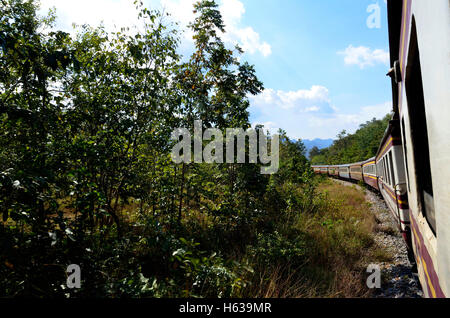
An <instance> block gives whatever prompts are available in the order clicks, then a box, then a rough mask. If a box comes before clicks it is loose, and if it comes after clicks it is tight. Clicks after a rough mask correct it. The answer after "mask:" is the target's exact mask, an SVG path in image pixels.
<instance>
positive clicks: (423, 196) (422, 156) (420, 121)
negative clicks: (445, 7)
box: [405, 16, 436, 234]
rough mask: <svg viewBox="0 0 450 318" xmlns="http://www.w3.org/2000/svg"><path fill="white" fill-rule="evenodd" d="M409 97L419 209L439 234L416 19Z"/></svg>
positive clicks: (407, 82) (407, 73)
mask: <svg viewBox="0 0 450 318" xmlns="http://www.w3.org/2000/svg"><path fill="white" fill-rule="evenodd" d="M405 85H406V98H407V101H408V114H409V121H410V127H411V141H412V152H413V157H414V168H415V169H414V170H415V174H416V179H417V180H416V181H417V182H416V185H417V192H418V198H419V208H420V210H421V211H422V214H423V215H424V216H425V218H426V219H427V221H428V224H429V225H430V227H431V228H432V229H433V231H434V233H435V234H436V219H435V213H434V200H433V180H432V176H431V166H430V149H429V141H428V128H427V116H426V111H425V98H424V94H423V83H422V70H421V64H420V53H419V45H418V41H417V30H416V21H415V18H414V16H413V19H412V26H411V40H410V46H409V55H408V64H407V67H406V84H405Z"/></svg>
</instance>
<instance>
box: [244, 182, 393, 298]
mask: <svg viewBox="0 0 450 318" xmlns="http://www.w3.org/2000/svg"><path fill="white" fill-rule="evenodd" d="M314 206H315V209H314V212H312V213H311V212H306V213H305V212H304V211H303V213H302V212H299V213H297V214H296V216H295V220H294V221H292V222H291V224H282V225H281V226H280V228H282V232H277V235H278V237H277V238H276V239H274V238H273V237H270V236H266V237H265V238H263V239H261V240H258V242H257V243H256V245H257V246H258V245H260V246H259V247H260V248H259V250H258V248H256V249H255V247H251V248H250V250H251V251H252V253H249V254H248V255H247V257H250V258H251V257H253V265H254V266H255V273H254V275H253V276H252V277H251V281H252V284H250V285H249V287H248V289H247V290H246V294H245V296H249V297H290V298H292V297H368V296H370V294H371V291H370V290H369V289H368V288H367V287H366V284H365V281H366V272H365V270H366V267H367V265H368V264H369V263H373V262H377V261H386V260H388V259H389V257H390V256H389V255H388V254H387V253H386V252H385V251H383V250H381V249H380V248H379V247H377V246H376V245H375V244H374V240H373V235H372V234H373V233H374V232H375V231H376V230H377V223H376V219H375V217H374V215H373V214H372V213H371V212H370V210H369V205H368V204H367V203H366V202H365V198H364V193H363V192H362V191H360V190H358V189H357V188H356V187H346V186H343V185H340V184H337V183H334V182H332V181H329V180H327V181H324V182H322V183H321V184H320V185H319V187H318V191H317V194H316V196H315V198H314ZM280 240H285V243H284V245H285V246H284V247H285V248H286V247H289V244H291V245H290V248H291V249H292V248H294V247H298V246H301V247H303V249H301V250H296V251H294V252H292V251H291V255H289V256H290V257H286V253H285V254H283V253H280V254H279V255H277V257H276V258H270V257H269V258H268V255H270V254H271V253H273V250H274V249H283V246H278V245H277V243H276V242H277V241H280ZM267 241H269V242H267ZM286 242H290V243H289V244H288V243H286ZM299 242H301V244H300V243H299ZM287 254H289V253H287Z"/></svg>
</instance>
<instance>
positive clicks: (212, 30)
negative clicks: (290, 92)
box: [0, 0, 386, 297]
mask: <svg viewBox="0 0 450 318" xmlns="http://www.w3.org/2000/svg"><path fill="white" fill-rule="evenodd" d="M1 5H2V6H3V7H2V10H1V16H0V19H1V24H0V25H1V29H0V75H1V76H0V88H1V91H0V136H1V139H0V190H1V191H0V213H1V215H2V217H3V221H2V222H1V223H0V296H2V297H8V296H34V297H89V296H90V297H185V296H196V297H229V296H233V297H305V296H317V297H328V296H332V297H347V296H367V295H368V291H367V289H366V288H365V285H364V282H365V279H364V278H365V277H364V273H365V272H364V270H365V268H364V267H363V264H364V263H365V260H366V259H367V258H371V259H372V257H375V258H384V257H386V256H385V255H384V254H383V252H382V251H380V250H378V249H377V248H376V247H375V246H374V245H373V240H372V239H371V233H372V232H373V230H374V223H373V217H371V216H370V215H369V214H368V212H367V205H366V203H365V202H364V197H363V195H362V194H361V193H358V191H356V190H355V189H351V188H344V187H340V186H339V185H336V184H332V183H330V182H329V181H325V180H323V179H321V178H320V177H316V176H314V175H313V173H312V171H311V170H310V163H309V162H308V161H307V160H306V158H305V156H304V152H305V148H304V146H303V144H302V142H301V141H297V142H293V141H291V140H289V139H288V138H287V137H286V135H285V134H284V133H282V136H281V145H280V169H279V172H278V173H277V174H275V175H272V176H267V175H261V174H260V165H259V164H258V165H251V164H242V165H239V164H230V165H225V164H211V165H208V164H190V165H187V164H182V165H176V164H174V163H173V162H172V161H171V159H170V156H169V154H170V149H171V146H172V145H173V141H171V140H170V132H171V131H172V130H173V129H175V128H178V127H183V126H184V127H188V128H190V129H192V124H193V120H194V119H198V118H200V119H202V120H203V123H204V124H205V127H211V126H214V127H218V128H221V129H224V128H227V127H243V128H247V127H249V120H248V111H247V108H248V106H249V103H248V99H247V95H248V94H249V93H250V94H257V93H259V92H260V91H261V90H262V83H260V82H259V81H258V79H257V78H256V76H255V71H254V68H253V66H250V65H248V64H247V63H241V62H240V61H239V59H238V58H237V56H238V55H239V52H240V50H239V49H237V50H235V51H232V50H228V49H226V48H225V46H224V44H223V42H222V41H221V39H220V38H219V37H218V36H217V34H216V29H217V28H218V29H223V23H222V20H221V17H220V14H219V11H218V10H217V7H216V5H215V3H214V2H213V1H206V0H203V1H200V2H199V3H198V4H197V5H196V10H197V19H196V20H195V21H194V22H193V24H192V25H191V28H192V30H193V32H194V40H195V43H196V51H195V53H194V54H193V55H192V56H191V59H190V60H188V61H187V62H182V61H181V58H180V57H179V56H178V55H177V54H176V49H177V43H178V41H179V39H178V37H177V36H176V34H175V33H174V32H172V31H171V30H170V28H167V26H165V25H163V24H162V21H163V19H162V17H161V16H160V15H159V14H158V13H156V12H150V11H148V10H146V9H144V8H143V7H142V6H140V5H139V3H137V7H138V10H139V12H140V15H141V17H142V19H144V21H146V23H147V24H146V28H145V32H143V33H136V34H130V33H129V32H126V30H123V32H118V33H115V34H108V33H106V31H104V30H102V29H92V28H90V27H88V26H84V27H82V28H80V29H79V32H78V36H77V37H71V36H70V35H69V34H67V33H64V32H60V31H58V30H54V29H53V28H52V26H51V23H52V21H53V18H52V17H49V18H47V19H43V20H42V19H38V18H37V17H36V7H35V5H34V4H33V2H32V1H21V0H6V1H5V0H4V1H1ZM174 114H176V116H174ZM383 127H384V126H383ZM260 129H261V128H260ZM376 138H378V137H376ZM377 140H378V139H377ZM69 264H78V265H80V267H81V269H82V273H81V275H82V285H81V289H70V290H69V289H67V288H66V287H65V282H66V268H67V266H68V265H69Z"/></svg>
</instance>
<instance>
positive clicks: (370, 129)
mask: <svg viewBox="0 0 450 318" xmlns="http://www.w3.org/2000/svg"><path fill="white" fill-rule="evenodd" d="M391 117H392V115H390V114H388V115H386V116H385V117H384V118H383V119H381V120H377V119H375V118H374V119H372V120H371V121H368V122H366V123H365V124H362V125H360V127H359V129H358V130H357V131H356V132H355V133H354V134H347V132H346V131H345V130H344V131H342V132H341V133H340V134H339V135H338V136H337V139H336V140H335V141H334V143H333V144H332V145H331V146H330V147H328V148H325V149H322V150H319V149H312V150H311V152H310V157H311V163H312V164H330V165H333V164H343V163H353V162H359V161H364V160H367V159H369V158H371V157H373V156H375V155H376V153H377V151H378V147H379V146H380V140H381V139H382V138H383V135H384V132H385V130H386V127H387V126H388V123H389V120H390V119H391Z"/></svg>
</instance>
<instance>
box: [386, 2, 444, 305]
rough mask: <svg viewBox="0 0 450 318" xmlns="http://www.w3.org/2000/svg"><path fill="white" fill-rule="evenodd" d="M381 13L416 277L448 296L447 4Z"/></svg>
mask: <svg viewBox="0 0 450 318" xmlns="http://www.w3.org/2000/svg"><path fill="white" fill-rule="evenodd" d="M399 8H400V9H399ZM388 14H389V18H388V19H389V21H390V22H389V37H390V46H391V66H392V67H393V69H395V80H394V79H393V97H394V99H393V103H394V110H396V113H398V118H399V120H400V127H401V137H402V144H403V146H402V147H403V148H402V151H403V152H404V157H403V164H404V167H405V169H406V181H407V185H406V189H404V191H405V192H406V193H407V194H408V201H409V207H410V221H411V228H412V241H413V247H414V254H415V258H416V262H417V267H418V272H419V279H420V281H421V284H422V286H423V290H424V293H425V295H426V296H427V297H445V296H446V295H447V296H450V244H449V242H450V190H449V185H448V180H450V169H448V162H450V129H449V124H448V123H449V122H450V107H449V101H450V89H449V87H450V63H449V56H450V3H449V1H448V0H435V1H433V2H432V3H431V2H430V1H411V0H404V1H403V3H402V4H401V3H400V1H395V0H389V2H388ZM400 21H401V23H400ZM392 48H394V49H392ZM396 51H398V53H397V52H396ZM394 61H397V62H396V63H397V66H396V65H395V64H394ZM397 69H398V71H397ZM394 83H395V85H394ZM402 190H403V189H402Z"/></svg>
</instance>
